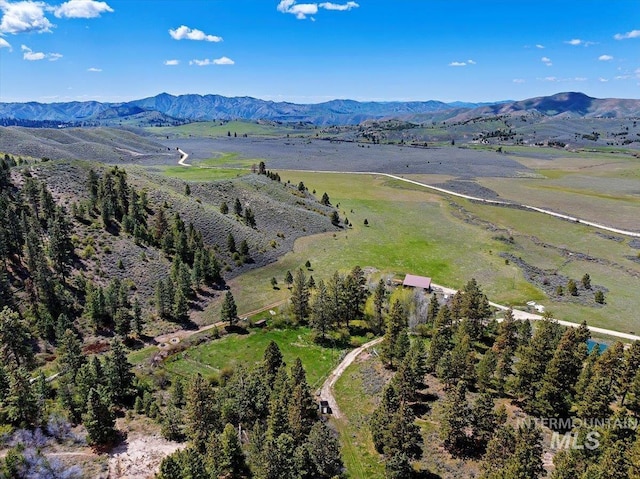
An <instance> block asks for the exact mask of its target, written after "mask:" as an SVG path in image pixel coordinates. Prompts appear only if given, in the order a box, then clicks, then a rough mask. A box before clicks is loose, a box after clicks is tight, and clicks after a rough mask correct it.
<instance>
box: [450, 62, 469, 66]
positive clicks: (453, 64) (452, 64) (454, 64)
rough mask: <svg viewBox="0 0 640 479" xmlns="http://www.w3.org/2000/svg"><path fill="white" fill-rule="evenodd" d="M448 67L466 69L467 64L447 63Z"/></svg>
mask: <svg viewBox="0 0 640 479" xmlns="http://www.w3.org/2000/svg"><path fill="white" fill-rule="evenodd" d="M449 66H450V67H466V66H467V62H451V63H449Z"/></svg>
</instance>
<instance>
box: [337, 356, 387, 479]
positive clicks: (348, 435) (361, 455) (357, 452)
mask: <svg viewBox="0 0 640 479" xmlns="http://www.w3.org/2000/svg"><path fill="white" fill-rule="evenodd" d="M370 364H371V361H368V362H364V361H362V362H361V361H356V362H354V363H353V364H352V365H351V366H349V367H348V368H347V369H346V371H345V372H344V373H343V374H342V376H340V378H339V379H338V381H337V382H336V384H335V386H334V395H335V398H336V402H337V403H338V406H339V407H340V411H342V413H344V415H345V416H346V420H344V419H343V420H336V421H334V424H335V425H336V427H337V429H338V432H339V433H340V445H341V450H342V460H343V461H344V465H345V467H346V468H347V477H349V479H364V478H367V479H369V478H371V479H382V478H384V463H383V461H382V459H381V457H380V455H379V454H378V453H377V452H376V450H375V448H374V447H373V441H372V439H371V433H370V432H369V423H368V422H369V417H370V416H371V414H372V413H373V411H374V410H375V408H376V405H377V402H376V397H374V396H373V395H371V394H370V393H368V392H367V391H366V389H365V384H364V381H365V379H364V371H365V370H366V368H367V367H368V365H370Z"/></svg>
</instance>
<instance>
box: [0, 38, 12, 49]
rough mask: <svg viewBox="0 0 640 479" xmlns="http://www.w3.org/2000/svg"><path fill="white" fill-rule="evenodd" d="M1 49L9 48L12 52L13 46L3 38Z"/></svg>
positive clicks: (0, 41) (0, 43) (0, 39)
mask: <svg viewBox="0 0 640 479" xmlns="http://www.w3.org/2000/svg"><path fill="white" fill-rule="evenodd" d="M0 48H8V49H9V51H10V52H11V51H13V48H11V44H10V43H9V42H8V41H6V40H5V39H4V38H2V37H0Z"/></svg>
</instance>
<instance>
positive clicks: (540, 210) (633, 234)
mask: <svg viewBox="0 0 640 479" xmlns="http://www.w3.org/2000/svg"><path fill="white" fill-rule="evenodd" d="M178 151H179V152H180V153H181V154H182V155H183V157H182V158H181V159H180V161H178V163H179V164H180V165H182V166H192V165H189V164H188V163H184V161H185V160H186V159H187V158H188V157H189V155H188V154H187V153H185V152H184V151H182V150H180V149H178ZM209 168H216V167H209ZM231 169H235V168H231ZM237 169H238V170H245V169H246V168H237ZM283 171H298V172H301V173H331V174H341V175H377V176H386V177H388V178H393V179H394V180H398V181H404V182H405V183H410V184H412V185H417V186H421V187H423V188H427V189H429V190H433V191H438V192H440V193H444V194H447V195H451V196H456V197H458V198H465V199H467V200H472V201H478V202H480V203H485V204H488V205H497V206H509V207H512V208H513V207H518V208H523V209H525V210H529V211H535V212H538V213H543V214H545V215H549V216H553V217H555V218H560V219H563V220H567V221H572V222H574V223H580V224H583V225H587V226H591V227H593V228H596V229H600V230H603V231H609V232H611V233H617V234H621V235H624V236H631V237H633V238H640V233H638V232H635V231H629V230H623V229H619V228H613V227H611V226H606V225H603V224H600V223H595V222H593V221H587V220H583V219H580V218H576V217H575V216H570V215H564V214H562V213H556V212H555V211H551V210H546V209H544V208H538V207H537V206H530V205H524V204H520V203H510V202H507V201H500V200H488V199H486V198H479V197H477V196H471V195H465V194H463V193H456V192H455V191H451V190H447V189H445V188H440V187H438V186H432V185H428V184H426V183H422V182H420V181H416V180H410V179H408V178H404V177H402V176H398V175H393V174H391V173H377V172H375V171H335V170H283Z"/></svg>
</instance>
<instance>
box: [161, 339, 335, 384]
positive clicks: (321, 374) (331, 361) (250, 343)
mask: <svg viewBox="0 0 640 479" xmlns="http://www.w3.org/2000/svg"><path fill="white" fill-rule="evenodd" d="M271 341H275V342H276V343H278V346H279V347H280V350H281V351H282V355H283V357H284V361H285V362H286V363H287V364H288V365H292V364H293V362H294V361H295V359H296V358H297V357H299V358H300V360H301V361H302V364H303V366H304V368H305V370H306V371H307V381H308V383H309V386H311V389H312V390H315V389H316V388H318V387H319V386H320V385H321V384H322V381H323V380H324V378H325V377H326V376H327V375H328V374H329V372H330V371H331V370H332V369H333V368H334V367H335V366H336V364H338V363H339V362H340V359H341V358H342V354H343V352H344V351H345V350H344V349H340V348H337V347H336V348H330V347H329V348H325V347H322V346H319V345H317V344H315V343H314V342H313V341H312V340H311V338H310V330H309V329H308V328H298V329H284V330H279V329H275V330H258V331H254V332H251V333H250V334H248V335H237V334H230V335H227V336H224V337H222V338H220V339H216V340H213V341H210V342H207V343H204V344H201V345H198V346H194V347H191V348H189V349H188V350H187V351H184V352H181V353H178V354H176V355H175V356H172V357H170V358H169V359H168V360H166V361H165V362H164V363H163V367H164V368H166V370H167V371H168V372H170V373H172V374H177V375H180V376H184V377H191V376H192V375H193V374H194V373H200V374H202V375H203V376H205V377H215V376H218V374H219V373H220V371H221V369H223V368H225V367H233V366H235V365H239V364H243V365H245V366H248V367H250V366H252V365H254V364H256V363H258V362H260V361H261V360H262V357H263V354H264V351H265V349H266V348H267V345H268V344H269V343H270V342H271Z"/></svg>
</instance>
